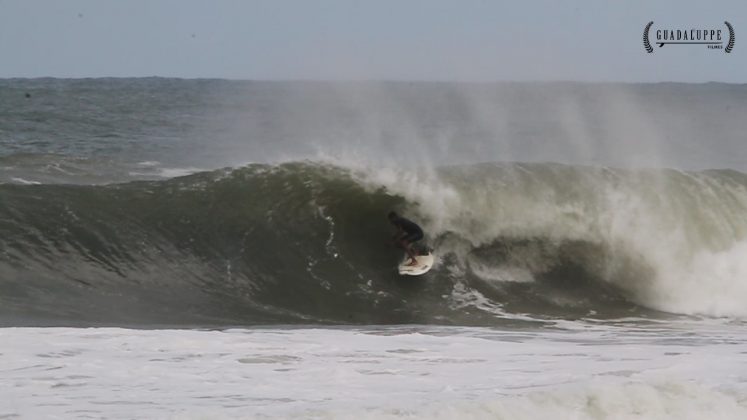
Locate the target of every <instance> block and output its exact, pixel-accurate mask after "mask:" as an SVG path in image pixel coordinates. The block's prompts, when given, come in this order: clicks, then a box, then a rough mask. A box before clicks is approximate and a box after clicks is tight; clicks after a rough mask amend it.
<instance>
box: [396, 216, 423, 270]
mask: <svg viewBox="0 0 747 420" xmlns="http://www.w3.org/2000/svg"><path fill="white" fill-rule="evenodd" d="M388 217H389V221H390V222H391V223H392V224H393V225H394V226H396V227H397V233H395V234H394V237H393V239H394V243H396V244H397V246H399V247H400V248H402V249H404V250H405V252H406V253H407V256H408V257H410V263H409V264H407V265H408V266H415V265H418V260H417V259H416V258H415V257H416V255H415V251H413V249H412V244H413V243H415V242H417V241H419V240H421V239H423V229H421V228H420V226H418V225H417V223H415V222H413V221H412V220H409V219H405V218H404V217H401V216H399V215H398V214H397V213H395V212H393V211H390V212H389V215H388Z"/></svg>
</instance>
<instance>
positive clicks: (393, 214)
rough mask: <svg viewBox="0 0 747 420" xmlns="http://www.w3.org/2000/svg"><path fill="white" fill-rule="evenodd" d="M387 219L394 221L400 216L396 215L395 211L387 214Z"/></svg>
mask: <svg viewBox="0 0 747 420" xmlns="http://www.w3.org/2000/svg"><path fill="white" fill-rule="evenodd" d="M386 217H388V218H389V219H390V220H391V219H394V218H396V217H398V216H397V213H395V212H393V211H390V212H389V214H387V216H386Z"/></svg>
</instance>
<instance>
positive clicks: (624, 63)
mask: <svg viewBox="0 0 747 420" xmlns="http://www.w3.org/2000/svg"><path fill="white" fill-rule="evenodd" d="M725 20H726V21H729V22H730V23H731V24H732V25H733V27H734V29H735V32H736V43H735V46H734V50H733V52H732V53H731V54H725V53H724V51H723V50H708V49H707V48H706V47H705V46H703V45H697V46H693V45H667V46H665V47H664V48H658V47H657V48H656V50H655V52H654V53H653V54H647V53H646V52H645V51H644V49H643V45H642V35H643V29H644V26H645V25H646V23H648V22H649V21H654V22H655V25H656V26H657V27H658V26H661V27H667V28H672V29H679V28H682V29H689V28H692V27H695V28H701V27H705V28H721V29H723V30H724V32H725V33H726V27H725V25H724V23H723V22H724V21H725ZM726 37H727V38H728V33H726ZM42 76H54V77H103V76H117V77H130V76H166V77H188V78H192V77H211V78H212V77H217V78H232V79H282V80H284V79H323V80H360V79H363V80H370V79H375V80H382V79H385V80H446V81H452V80H459V81H503V80H577V81H647V82H650V81H654V82H655V81H685V82H705V81H721V82H738V83H745V82H747V1H745V0H733V1H727V0H716V1H681V0H680V1H675V0H666V1H652V0H647V1H612V0H610V1H606V2H605V1H600V0H571V1H558V0H526V1H498V0H495V1H489V0H450V1H445V0H419V1H418V0H370V1H362V0H360V1H356V0H296V1H291V0H267V1H252V0H244V1H239V0H234V1H227V0H213V1H207V0H127V1H124V0H121V1H115V0H66V1H60V0H0V77H42Z"/></svg>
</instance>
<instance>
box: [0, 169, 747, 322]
mask: <svg viewBox="0 0 747 420" xmlns="http://www.w3.org/2000/svg"><path fill="white" fill-rule="evenodd" d="M390 209H398V210H400V211H402V212H403V213H405V214H407V215H408V216H411V217H412V218H413V219H416V220H419V221H421V222H422V223H423V225H424V227H425V228H426V231H427V233H428V237H427V240H428V242H429V244H430V245H431V246H433V247H435V248H436V250H437V255H438V257H439V262H438V264H437V266H436V267H435V268H434V269H433V270H432V271H431V272H430V273H429V274H428V275H426V276H424V277H421V278H405V279H403V278H400V277H399V276H398V275H397V274H396V272H395V270H394V266H395V264H396V263H397V261H398V260H399V259H400V258H401V252H400V251H398V250H396V249H394V248H392V247H391V246H390V245H389V244H388V240H389V237H390V235H391V228H390V226H388V224H387V221H386V218H385V215H386V213H387V211H389V210H390ZM746 211H747V177H746V176H745V175H743V174H741V173H738V172H732V171H710V172H701V173H686V172H676V171H665V170H661V171H637V172H634V171H624V170H613V169H605V168H588V167H573V166H564V165H555V164H533V165H526V164H503V165H498V164H495V165H494V164H485V165H470V166H460V167H444V168H440V169H438V170H437V171H435V172H433V171H423V172H418V171H415V172H412V173H403V172H397V171H394V172H381V171H379V172H377V171H368V170H366V169H365V168H356V169H344V168H341V167H338V166H334V165H328V164H323V163H308V162H297V163H287V164H283V165H278V166H270V165H250V166H248V167H244V168H240V169H233V170H229V169H226V170H221V171H214V172H202V173H197V174H193V175H189V176H186V177H181V178H175V179H171V180H165V181H141V182H131V183H126V184H113V185H105V186H90V185H89V186H79V185H0V224H1V225H2V227H1V230H2V232H3V236H2V237H0V251H1V252H2V255H3V257H2V260H0V323H2V324H5V325H26V324H34V325H37V324H41V325H61V324H62V325H68V324H76V325H77V324H83V325H99V324H130V325H186V324H189V325H248V324H278V323H282V324H295V323H355V324H387V323H439V324H460V325H493V324H496V323H507V322H525V321H528V322H541V321H542V320H543V319H545V318H549V317H558V316H561V317H586V316H593V317H621V316H630V315H640V316H662V314H661V312H658V311H667V312H673V313H680V314H705V315H717V316H735V317H743V316H745V315H747V309H744V307H743V305H742V303H743V302H744V301H745V299H747V263H745V262H743V261H747V260H746V259H744V258H743V255H744V252H742V251H747V242H745V241H744V238H745V235H747V222H745V218H744V214H747V212H746Z"/></svg>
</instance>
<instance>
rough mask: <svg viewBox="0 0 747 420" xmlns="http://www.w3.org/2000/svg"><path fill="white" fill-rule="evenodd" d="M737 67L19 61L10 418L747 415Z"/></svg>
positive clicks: (746, 284)
mask: <svg viewBox="0 0 747 420" xmlns="http://www.w3.org/2000/svg"><path fill="white" fill-rule="evenodd" d="M745 94H746V92H745V87H744V86H742V85H728V84H703V85H687V84H667V83H664V84H649V85H646V84H642V85H637V84H581V83H538V84H534V83H523V84H522V83H503V84H501V83H498V84H453V83H373V82H371V83H322V82H318V83H317V82H240V81H225V80H175V79H159V78H147V79H86V80H60V79H33V80H29V79H5V80H0V115H2V116H3V118H1V119H0V327H1V328H0V336H2V340H3V342H4V343H5V344H4V346H3V348H2V349H0V390H1V391H2V395H4V396H6V397H5V398H4V399H3V400H2V401H0V418H122V419H125V418H128V419H129V418H189V419H198V418H211V419H213V418H315V419H316V418H351V417H360V418H372V419H374V418H385V419H387V418H444V419H446V418H467V419H469V418H475V419H494V418H497V419H504V418H505V419H523V418H526V419H530V418H531V419H536V418H567V419H579V418H580V419H586V418H588V419H600V418H603V419H629V418H657V419H659V418H663V419H667V418H671V419H675V418H676V419H681V418H692V419H700V418H722V419H741V418H744V417H745V416H746V415H747V394H746V393H745V391H746V390H747V374H745V373H744V369H743V366H745V362H747V335H745V332H744V331H745V322H746V319H747V309H745V308H746V307H745V305H744V302H745V301H747V280H746V279H747V262H745V261H747V259H745V258H744V255H745V252H747V221H746V220H747V219H745V217H744V214H747V174H745V171H746V170H747V166H745V164H744V161H743V159H742V158H741V157H742V156H744V150H743V144H742V143H743V140H742V139H743V134H742V133H744V132H745V129H747V126H746V124H747V122H746V121H745V120H744V119H743V118H738V117H737V116H738V115H740V114H742V115H743V112H744V111H745V110H747V109H746V108H747V103H745V101H744V97H745ZM693 97H697V98H698V100H697V101H692V100H691V99H692V98H693ZM704 139H707V140H708V141H706V140H704ZM391 210H396V211H398V212H399V213H401V214H404V215H406V216H407V217H409V218H411V219H413V220H416V221H417V222H418V223H420V224H421V225H422V226H423V228H424V230H425V231H426V241H427V243H428V245H430V246H432V247H433V248H434V249H435V250H436V256H437V263H436V265H435V266H434V268H433V270H431V272H429V273H428V274H427V275H426V276H423V277H419V278H407V279H402V278H400V277H399V276H398V275H397V274H396V270H395V267H396V263H397V262H398V261H399V259H400V258H401V251H399V250H397V249H395V248H393V247H391V246H390V245H389V243H388V242H389V238H390V236H391V234H392V228H391V226H389V224H388V222H387V220H386V214H387V213H388V212H389V211H391Z"/></svg>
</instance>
